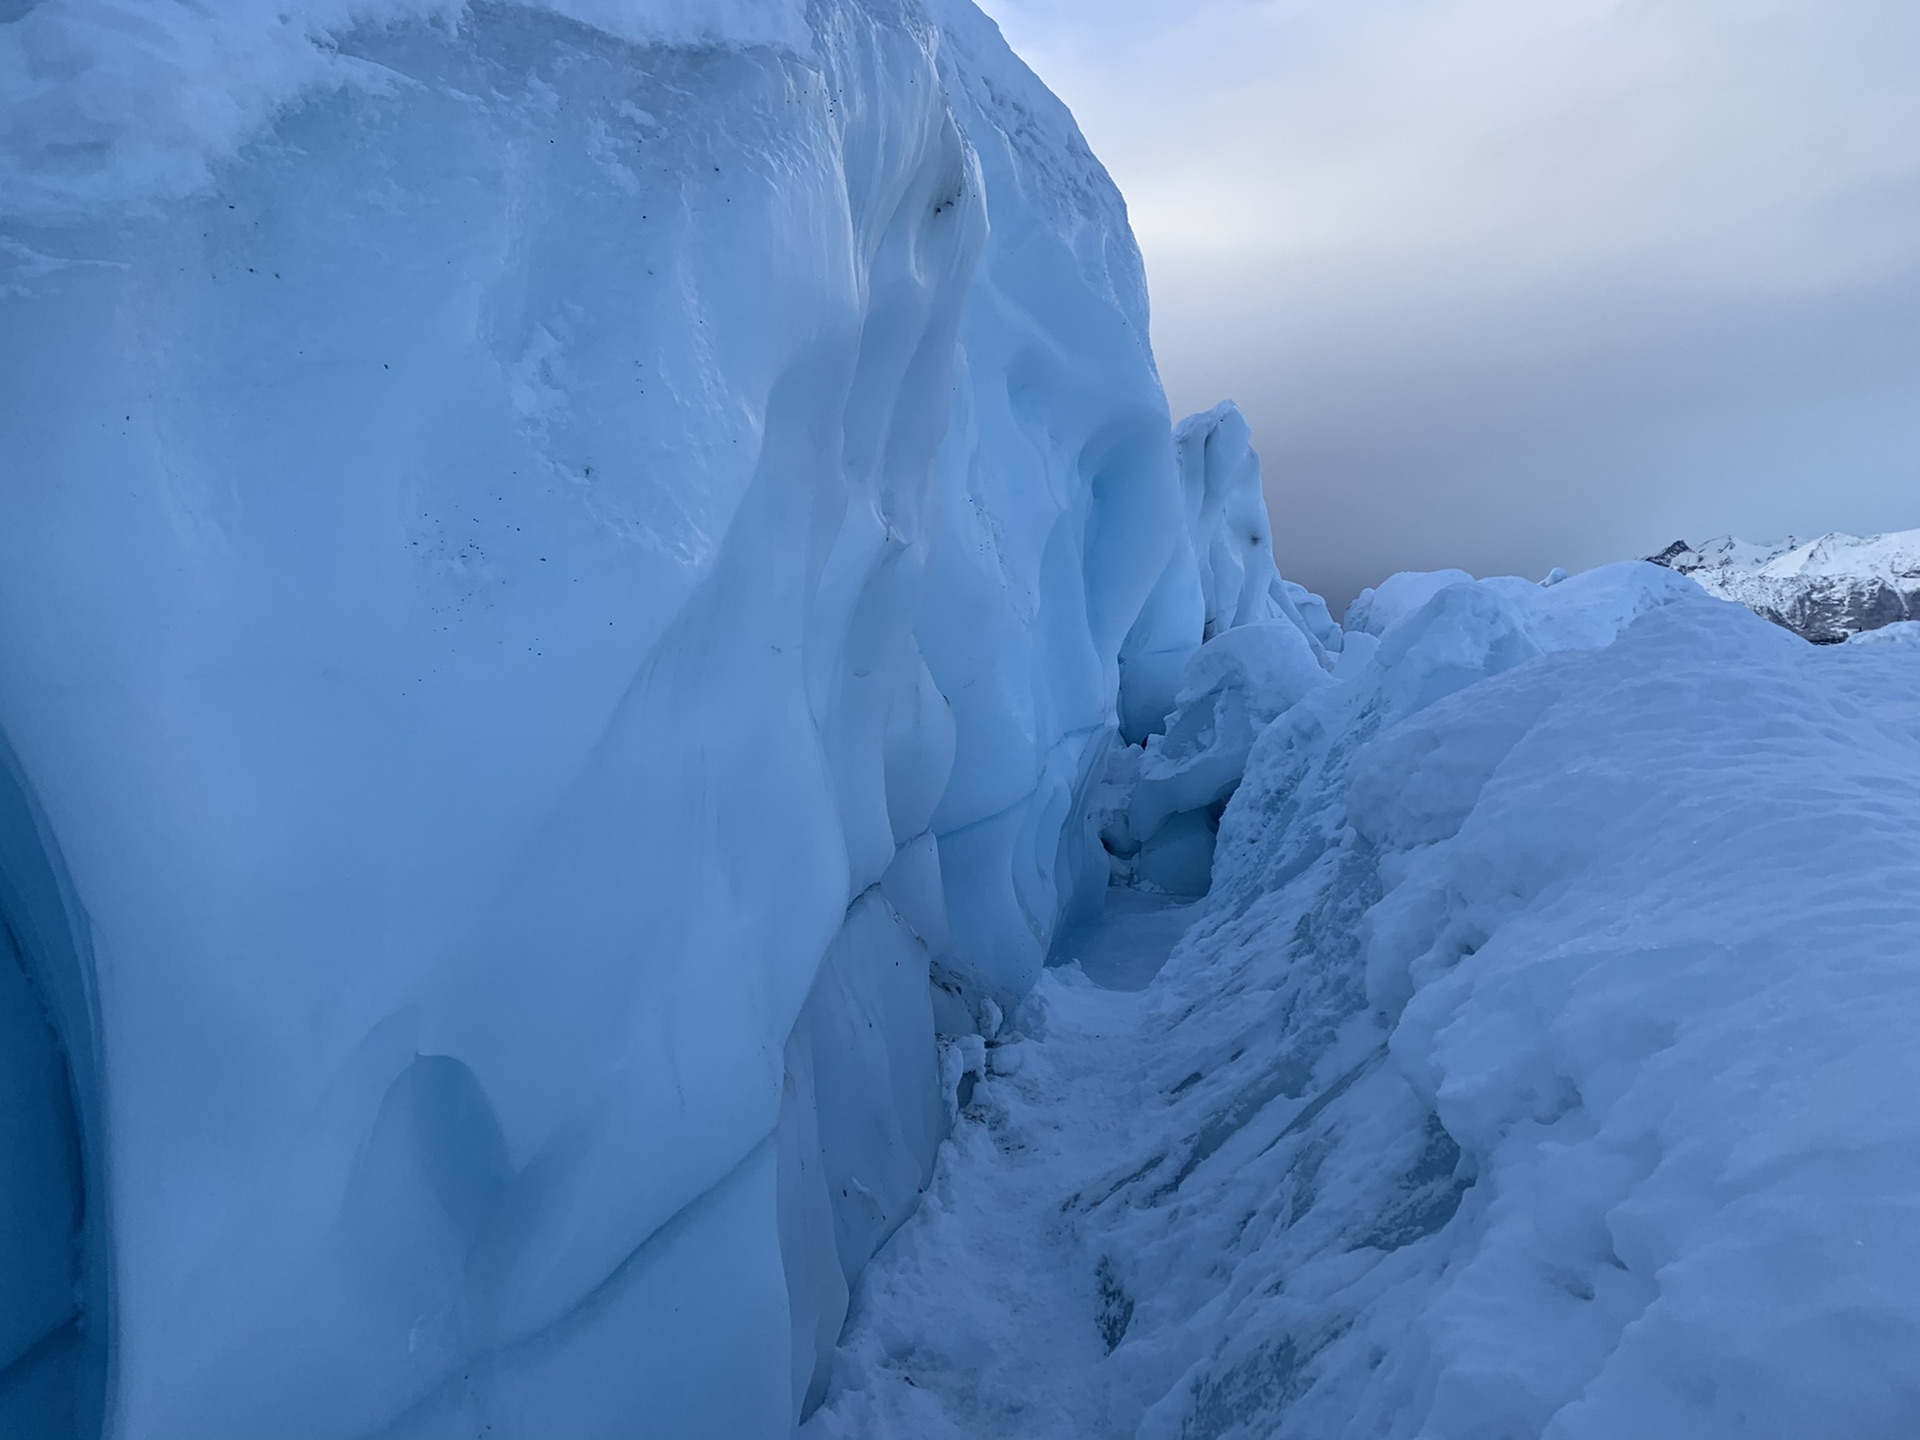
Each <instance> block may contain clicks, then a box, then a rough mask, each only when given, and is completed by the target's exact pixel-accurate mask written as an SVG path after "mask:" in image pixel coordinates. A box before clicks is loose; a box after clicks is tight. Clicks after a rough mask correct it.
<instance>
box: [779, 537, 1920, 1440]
mask: <svg viewBox="0 0 1920 1440" xmlns="http://www.w3.org/2000/svg"><path fill="white" fill-rule="evenodd" d="M1916 661H1920V651H1916V650H1914V649H1913V648H1912V647H1911V646H1909V645H1905V644H1896V643H1882V644H1866V645H1861V644H1853V645H1846V646H1836V647H1831V648H1811V647H1808V646H1805V645H1803V644H1801V643H1799V642H1798V641H1796V640H1794V639H1793V638H1792V637H1790V636H1788V635H1785V634H1783V633H1781V631H1779V630H1778V629H1776V628H1774V627H1772V626H1769V625H1766V624H1764V623H1762V622H1761V621H1759V620H1758V619H1756V618H1755V617H1753V616H1752V615H1751V614H1749V613H1748V612H1746V611H1744V610H1742V609H1740V608H1738V607H1735V606H1730V605H1724V604H1721V603H1719V602H1716V601H1713V600H1711V599H1709V598H1708V597H1706V596H1704V595H1702V594H1701V593H1700V591H1699V590H1698V589H1697V588H1696V587H1694V586H1692V585H1691V584H1689V583H1688V582H1686V581H1684V580H1682V579H1681V578H1680V577H1678V576H1676V575H1673V574H1671V573H1668V572H1662V571H1661V570H1659V569H1657V568H1654V567H1651V566H1647V565H1642V564H1630V565H1623V566H1615V567H1610V568H1608V569H1605V570H1601V571H1596V572H1592V573H1590V574H1587V575H1582V576H1576V577H1573V578H1572V579H1569V580H1565V581H1563V582H1561V583H1559V584H1557V585H1555V586H1553V587H1550V588H1542V587H1537V586H1529V585H1526V584H1525V583H1524V582H1504V581H1489V582H1480V583H1463V582H1456V583H1451V584H1447V585H1445V586H1442V587H1441V588H1439V589H1438V590H1437V591H1436V592H1435V593H1433V594H1432V595H1430V597H1429V598H1428V599H1427V600H1426V602H1425V603H1424V604H1423V605H1421V606H1420V607H1419V608H1418V609H1417V610H1415V611H1414V612H1413V613H1411V614H1409V615H1406V616H1404V617H1403V618H1402V619H1400V620H1399V621H1398V622H1397V623H1395V624H1393V625H1391V626H1388V627H1387V628H1386V629H1385V632H1384V634H1383V635H1382V637H1381V643H1380V645H1379V649H1378V651H1377V653H1376V654H1375V655H1374V656H1373V657H1372V659H1371V661H1370V662H1369V663H1368V664H1367V665H1365V666H1364V667H1362V668H1360V669H1359V670H1357V671H1355V672H1353V673H1351V674H1345V675H1343V676H1342V677H1341V678H1339V679H1338V680H1336V682H1335V683H1333V684H1330V685H1325V686H1320V687H1317V688H1316V689H1314V690H1313V691H1312V692H1310V693H1309V694H1308V695H1306V696H1305V697H1304V698H1303V699H1302V700H1301V701H1300V702H1299V703H1297V704H1296V705H1294V706H1293V707H1292V708H1291V709H1289V710H1288V711H1286V712H1285V713H1283V714H1282V715H1281V716H1280V717H1279V718H1278V719H1277V720H1276V721H1274V722H1273V724H1272V725H1270V726H1269V727H1268V728H1267V729H1266V731H1265V732H1264V733H1263V734H1262V735H1261V737H1260V739H1259V740H1258V742H1257V743H1256V744H1255V746H1254V750H1253V753H1252V756H1251V758H1250V761H1249V764H1248V770H1247V775H1246V778H1245V781H1244V782H1243V784H1242V785H1241V787H1240V789H1239V791H1238V792H1237V793H1236V794H1235V796H1234V798H1233V799H1232V801H1231V802H1230V803H1229V805H1228V807H1227V811H1226V815H1225V818H1224V821H1223V823H1222V827H1221V833H1220V845H1219V855H1218V859H1217V862H1216V865H1215V870H1214V889H1213V893H1212V894H1211V895H1210V896H1209V898H1208V899H1207V900H1206V901H1204V902H1202V905H1203V908H1202V910H1201V912H1200V919H1199V921H1198V923H1197V924H1196V925H1195V926H1194V927H1193V929H1192V930H1191V931H1190V932H1189V934H1188V935H1187V937H1186V938H1185V940H1184V941H1183V942H1182V943H1181V945H1180V947H1179V948H1178V949H1177V950H1176V951H1175V953H1174V955H1173V958H1172V959H1171V960H1170V961H1169V962H1168V965H1167V967H1166V969H1165V970H1164V971H1163V972H1162V973H1161V975H1160V977H1159V978H1158V979H1157V980H1156V981H1155V982H1154V983H1153V985H1152V986H1151V987H1150V988H1149V989H1148V990H1146V991H1145V992H1143V993H1142V994H1141V995H1139V996H1123V995H1115V994H1111V993H1105V992H1100V991H1096V990H1092V989H1091V988H1090V987H1089V986H1088V985H1087V984H1086V982H1085V981H1084V980H1081V979H1079V978H1078V976H1077V974H1076V973H1075V972H1062V973H1060V974H1059V975H1058V977H1057V978H1050V979H1049V980H1048V982H1047V983H1046V984H1044V985H1043V986H1042V987H1041V988H1040V990H1038V991H1037V992H1036V995H1035V997H1034V999H1033V1000H1032V1001H1031V1002H1030V1003H1029V1005H1028V1006H1027V1007H1026V1008H1025V1009H1023V1010H1022V1011H1021V1012H1020V1013H1019V1014H1018V1015H1017V1016H1016V1017H1015V1023H1014V1025H1013V1027H1012V1028H1011V1031H1010V1033H1009V1034H1008V1035H1006V1036H1003V1037H1002V1042H1001V1045H1000V1047H999V1049H998V1050H996V1051H995V1052H994V1054H993V1055H991V1056H990V1057H989V1065H988V1068H989V1070H990V1071H992V1072H993V1074H992V1075H991V1076H990V1078H989V1079H988V1080H987V1081H986V1082H985V1083H984V1084H983V1085H982V1086H981V1087H980V1089H979V1091H978V1092H977V1093H976V1096H975V1099H974V1103H973V1105H972V1106H971V1107H970V1108H969V1111H968V1112H967V1115H966V1117H964V1119H963V1123H962V1125H961V1127H960V1129H959V1131H958V1132H957V1133H956V1137H955V1143H954V1146H953V1148H952V1151H951V1153H950V1155H949V1157H948V1158H947V1159H946V1160H943V1162H942V1165H941V1168H940V1171H939V1173H938V1175H937V1177H936V1182H935V1187H934V1191H933V1196H934V1199H933V1201H931V1202H930V1203H929V1204H928V1205H927V1206H926V1207H925V1208H924V1209H923V1210H922V1212H921V1213H920V1214H918V1215H917V1216H916V1217H915V1218H914V1219H913V1220H912V1221H910V1222H909V1224H908V1225H907V1226H906V1227H905V1228H904V1229H903V1230H902V1231H901V1233H900V1234H899V1236H897V1237H896V1239H895V1240H894V1241H893V1242H892V1244H891V1246H890V1247H889V1249H888V1250H887V1251H885V1252H883V1254H882V1256H881V1257H880V1259H879V1261H878V1262H876V1264H875V1266H874V1267H872V1268H871V1269H870V1270H869V1272H868V1274H867V1277H866V1278H865V1279H864V1280H863V1283H862V1291H861V1295H860V1297H859V1300H858V1302H857V1303H856V1307H855V1316H854V1323H853V1325H852V1327H851V1328H850V1331H849V1336H848V1344H847V1349H846V1351H845V1352H844V1354H843V1357H842V1361H841V1366H840V1369H839V1370H838V1372H837V1380H836V1385H835V1387H834V1391H833V1393H832V1395H831V1397H830V1399H829V1401H828V1404H827V1407H826V1408H825V1409H824V1410H823V1411H822V1413H821V1416H820V1418H819V1420H818V1421H817V1424H816V1430H817V1433H819V1434H821V1435H822V1436H873V1435H892V1434H902V1435H904V1434H913V1435H916V1436H922V1437H928V1440H933V1437H943V1436H977V1437H984V1436H995V1437H1039V1436H1055V1435H1070V1434H1071V1435H1081V1434H1100V1435H1132V1436H1138V1437H1143V1440H1144V1437H1154V1440H1172V1437H1176V1436H1178V1437H1191V1436H1202V1435H1204V1436H1235V1437H1240V1436H1246V1437H1252V1436H1275V1437H1294V1436H1299V1437H1314V1440H1326V1437H1334V1436H1352V1437H1356V1440H1357V1437H1362V1436H1365V1437H1376V1436H1388V1437H1393V1436H1406V1437H1414V1436H1421V1437H1435V1440H1445V1437H1458V1440H1484V1437H1488V1436H1510V1437H1538V1436H1551V1437H1556V1440H1577V1437H1592V1440H1605V1437H1617V1436H1622V1435H1663V1436H1665V1435H1673V1436H1679V1435H1685V1436H1689V1437H1700V1440H1717V1437H1729V1440H1730V1437H1777V1440H1798V1437H1806V1436H1822V1437H1835V1440H1838V1437H1843V1436H1844V1437H1850V1440H1851V1437H1879V1440H1895V1437H1900V1436H1905V1435H1909V1434H1911V1433H1912V1428H1913V1417H1914V1415H1915V1414H1916V1413H1920V1385H1916V1382H1915V1380H1914V1377H1913V1373H1912V1367H1911V1365H1910V1364H1909V1363H1908V1361H1907V1357H1908V1356H1909V1355H1910V1354H1911V1353H1912V1352H1913V1349H1914V1347H1915V1346H1916V1345H1917V1344H1920V1303H1917V1302H1916V1299H1915V1297H1916V1296H1917V1295H1920V1246H1916V1244H1915V1240H1914V1227H1913V1225H1912V1223H1911V1221H1912V1208H1913V1196H1914V1195H1915V1194H1916V1193H1920V1146H1916V1144H1915V1126H1914V1121H1913V1118H1912V1116H1911V1115H1910V1114H1909V1113H1908V1112H1907V1111H1906V1110H1905V1109H1904V1108H1903V1107H1901V1106H1898V1105H1889V1104H1883V1103H1880V1102H1879V1098H1878V1097H1883V1096H1886V1095H1889V1094H1898V1093H1900V1092H1901V1091H1902V1090H1903V1089H1905V1088H1907V1087H1910V1086H1911V1084H1912V1083H1913V1081H1914V1079H1915V1069H1916V1067H1915V1061H1914V1058H1913V1054H1912V1046H1911V1043H1910V1036H1911V1035H1912V1033H1913V1031H1914V1028H1915V1026H1916V1025H1920V972H1916V970H1915V967H1914V963H1913V958H1914V957H1913V941H1914V937H1915V936H1916V935H1920V892H1917V891H1916V890H1915V887H1914V886H1913V885H1912V884H1911V883H1910V878H1909V877H1911V875H1912V874H1913V873H1914V872H1915V869H1916V867H1920V669H1916ZM983 1256H985V1257H992V1260H993V1261H994V1264H993V1265H983V1264H982V1263H981V1262H980V1257H983ZM1001 1262H1005V1263H1006V1264H1008V1265H1010V1266H1011V1267H1012V1268H1013V1270H1014V1272H1015V1273H1018V1274H1019V1275H1021V1276H1022V1277H1024V1278H1023V1281H1022V1283H1021V1286H1020V1289H1019V1294H1021V1295H1027V1294H1032V1295H1034V1296H1036V1297H1038V1298H1036V1299H1035V1300H1034V1301H1033V1302H1031V1304H1030V1305H1022V1304H1015V1303H1013V1297H1012V1295H1011V1294H1010V1293H1009V1291H1008V1288H1007V1286H1005V1285H1004V1284H1002V1283H1001V1281H1000V1280H999V1279H998V1278H997V1271H996V1270H995V1265H997V1264H999V1263H1001ZM983 1272H984V1273H983ZM932 1297H937V1299H935V1298H932ZM972 1317H978V1318H977V1319H975V1318H972ZM989 1317H991V1319H989ZM970 1321H971V1323H970ZM995 1324H997V1325H999V1326H1001V1327H1002V1329H1001V1331H1000V1332H999V1333H1004V1334H1006V1335H1007V1338H1006V1339H1005V1340H1003V1341H992V1340H988V1341H983V1340H982V1339H981V1338H980V1336H981V1335H982V1334H986V1333H993V1332H992V1331H991V1326H992V1325H995Z"/></svg>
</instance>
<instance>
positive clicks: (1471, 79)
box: [984, 0, 1920, 610]
mask: <svg viewBox="0 0 1920 1440" xmlns="http://www.w3.org/2000/svg"><path fill="white" fill-rule="evenodd" d="M984 4H985V7H986V9H987V10H988V12H989V13H990V14H992V15H993V16H994V17H995V18H996V19H997V20H999V21H1000V23H1001V26H1002V28H1003V29H1004V30H1005V32H1006V34H1007V37H1008V39H1009V40H1010V41H1012V43H1013V45H1014V47H1015V48H1016V49H1017V50H1019V51H1020V53H1021V54H1022V55H1023V56H1024V57H1025V58H1026V59H1027V61H1028V63H1029V64H1031V65H1032V66H1033V67H1034V69H1035V70H1037V71H1038V72H1039V73H1040V75H1041V77H1042V78H1043V79H1044V80H1046V81H1047V82H1048V83H1049V84H1050V85H1051V86H1052V87H1053V89H1054V90H1055V91H1056V92H1058V93H1059V94H1060V95H1061V96H1062V97H1063V98H1064V99H1065V100H1066V101H1067V103H1068V104H1069V105H1071V106H1072V107H1073V110H1074V113H1075V114H1076V115H1077V116H1078V117H1079V120H1080V124H1081V128H1082V129H1083V130H1084V131H1085V132H1086V134H1087V137H1088V139H1089V140H1090V141H1091V143H1092V145H1093V148H1094V150H1095V151H1096V153H1098V154H1099V155H1100V157H1101V158H1102V159H1103V160H1104V161H1105V162H1106V164H1107V167H1108V169H1110V170H1111V171H1112V172H1113V175H1114V178H1115V179H1116V180H1117V181H1118V182H1119V184H1120V188H1121V190H1122V191H1123V192H1124V193H1125V194H1126V197H1127V201H1128V205H1129V208H1130V211H1131V213H1132V217H1133V223H1134V228H1135V230H1136V232H1137V233H1138V235H1139V238H1140V243H1141V246H1142V248H1143V249H1144V251H1145V252H1146V259H1147V273H1148V278H1149V281H1150V283H1151V285H1152V289H1153V302H1154V343H1155V349H1156V352H1157V354H1158V355H1159V359H1160V368H1161V372H1162V375H1163V376H1164V378H1165V380H1166V384H1167V390H1168V393H1169V396H1170V398H1171V399H1172V402H1173V405H1174V413H1175V414H1176V416H1177V415H1180V414H1184V413H1186V412H1188V411H1191V410H1197V409H1200V408H1203V407H1204V406H1207V405H1210V404H1212V403H1213V402H1214V401H1215V400H1216V399H1218V398H1220V397H1222V396H1231V397H1232V398H1234V399H1236V400H1238V401H1239V402H1240V404H1241V406H1242V408H1243V409H1245V411H1246V412H1247V415H1248V418H1249V419H1250V420H1251V421H1252V424H1253V428H1254V439H1255V443H1256V445H1257V446H1258V447H1259V449H1260V451H1261V454H1262V457H1263V459H1264V461H1265V464H1266V474H1267V491H1268V500H1269V503H1270V504H1271V506H1272V508H1273V511H1274V517H1275V532H1274V533H1275V549H1276V550H1277V552H1278V554H1279V558H1280V562H1281V567H1282V569H1283V570H1284V571H1285V572H1286V573H1287V574H1288V575H1289V576H1291V577H1293V578H1297V579H1299V580H1301V581H1303V582H1304V583H1307V584H1309V585H1311V586H1313V587H1314V588H1316V589H1320V590H1322V591H1324V592H1325V593H1326V594H1327V595H1328V598H1329V599H1330V600H1333V601H1334V602H1335V606H1336V610H1337V609H1338V608H1339V607H1340V605H1342V604H1344V602H1345V601H1346V600H1347V599H1348V598H1350V597H1351V596H1352V594H1353V593H1354V592H1355V591H1356V590H1358V588H1359V587H1360V586H1361V585H1364V584H1367V583H1369V582H1371V581H1373V580H1376V579H1378V578H1379V577H1381V576H1382V575H1385V574H1388V573H1391V572H1392V571H1394V570H1397V569H1407V568H1418V569H1431V568H1434V567H1438V566H1443V565H1460V566H1463V567H1465V568H1467V569H1470V570H1474V571H1476V572H1479V573H1493V572H1508V571H1518V572H1520V573H1524V574H1529V575H1538V574H1541V573H1544V572H1545V571H1546V570H1547V569H1549V568H1551V567H1552V566H1553V565H1556V564H1562V565H1566V566H1568V567H1569V568H1575V569H1577V568H1580V567H1583V566H1587V565H1593V564H1598V563H1601V562H1604V561H1607V560H1611V559H1617V558H1621V557H1625V556H1630V555H1637V554H1644V553H1646V552H1648V551H1650V550H1654V549H1658V548H1660V547H1661V546H1663V545H1665V544H1666V543H1667V542H1668V541H1670V540H1674V539H1678V538H1683V537H1684V538H1687V539H1691V540H1700V539H1704V538H1706V537H1707V536H1710V535H1714V534H1721V533H1726V532H1732V533H1735V534H1740V535H1744V536H1747V537H1749V538H1753V539H1768V538H1775V537H1777V536H1780V535H1783V534H1786V533H1789V532H1792V533H1798V534H1803V535H1806V534H1818V533H1820V532H1822V531H1825V530H1831V529H1843V530H1854V531H1856V532H1859V531H1865V532H1873V531H1876V530H1888V529H1909V528H1913V527H1920V0H984Z"/></svg>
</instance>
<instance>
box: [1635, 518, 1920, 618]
mask: <svg viewBox="0 0 1920 1440" xmlns="http://www.w3.org/2000/svg"><path fill="white" fill-rule="evenodd" d="M1647 558H1648V559H1650V560H1652V561H1653V563H1654V564H1656V565H1665V566H1667V567H1668V568H1669V569H1673V570H1678V571H1679V572H1680V573H1681V574H1682V575H1686V576H1689V577H1691V578H1692V579H1693V580H1695V581H1696V582H1698V583H1699V584H1700V585H1701V586H1702V587H1703V588H1705V589H1706V591H1707V592H1708V593H1709V594H1712V595H1718V596H1719V597H1720V598H1721V599H1723V600H1734V601H1737V602H1739V603H1740V604H1742V605H1745V606H1747V607H1748V608H1749V609H1751V610H1754V611H1756V612H1757V613H1759V614H1761V615H1763V616H1765V617H1766V618H1767V619H1769V620H1771V621H1773V622H1774V624H1776V625H1784V626H1785V627H1786V628H1787V629H1789V630H1791V631H1793V632H1794V633H1795V634H1797V635H1800V636H1802V637H1804V638H1805V639H1808V640H1811V641H1813V642H1814V643H1815V644H1816V645H1832V644H1836V643H1838V642H1839V641H1842V640H1845V639H1847V638H1848V637H1849V636H1853V635H1858V634H1860V633H1862V632H1864V631H1868V630H1877V629H1879V628H1880V627H1881V626H1883V625H1894V624H1898V623H1900V622H1902V621H1906V620H1912V619H1915V618H1920V530H1904V531H1900V532H1898V533H1896V534H1891V535H1871V536H1867V537H1865V538H1862V537H1860V536H1858V535H1823V536H1821V537H1820V538H1819V539H1818V540H1797V539H1795V538H1793V537H1792V536H1788V537H1787V538H1786V539H1785V540H1782V541H1780V542H1778V543H1777V544H1770V545H1751V544H1748V543H1747V542H1746V541H1744V540H1735V539H1732V538H1731V537H1727V536H1723V537H1721V538H1720V539H1717V540H1709V541H1707V542H1706V543H1705V544H1704V545H1701V546H1699V547H1698V548H1696V547H1694V546H1691V545H1688V544H1687V543H1686V542H1685V541H1683V540H1676V541H1675V542H1674V543H1673V544H1671V545H1669V546H1668V547H1667V548H1666V549H1665V550H1662V551H1661V552H1660V553H1659V554H1658V555H1650V556H1648V557H1647Z"/></svg>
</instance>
